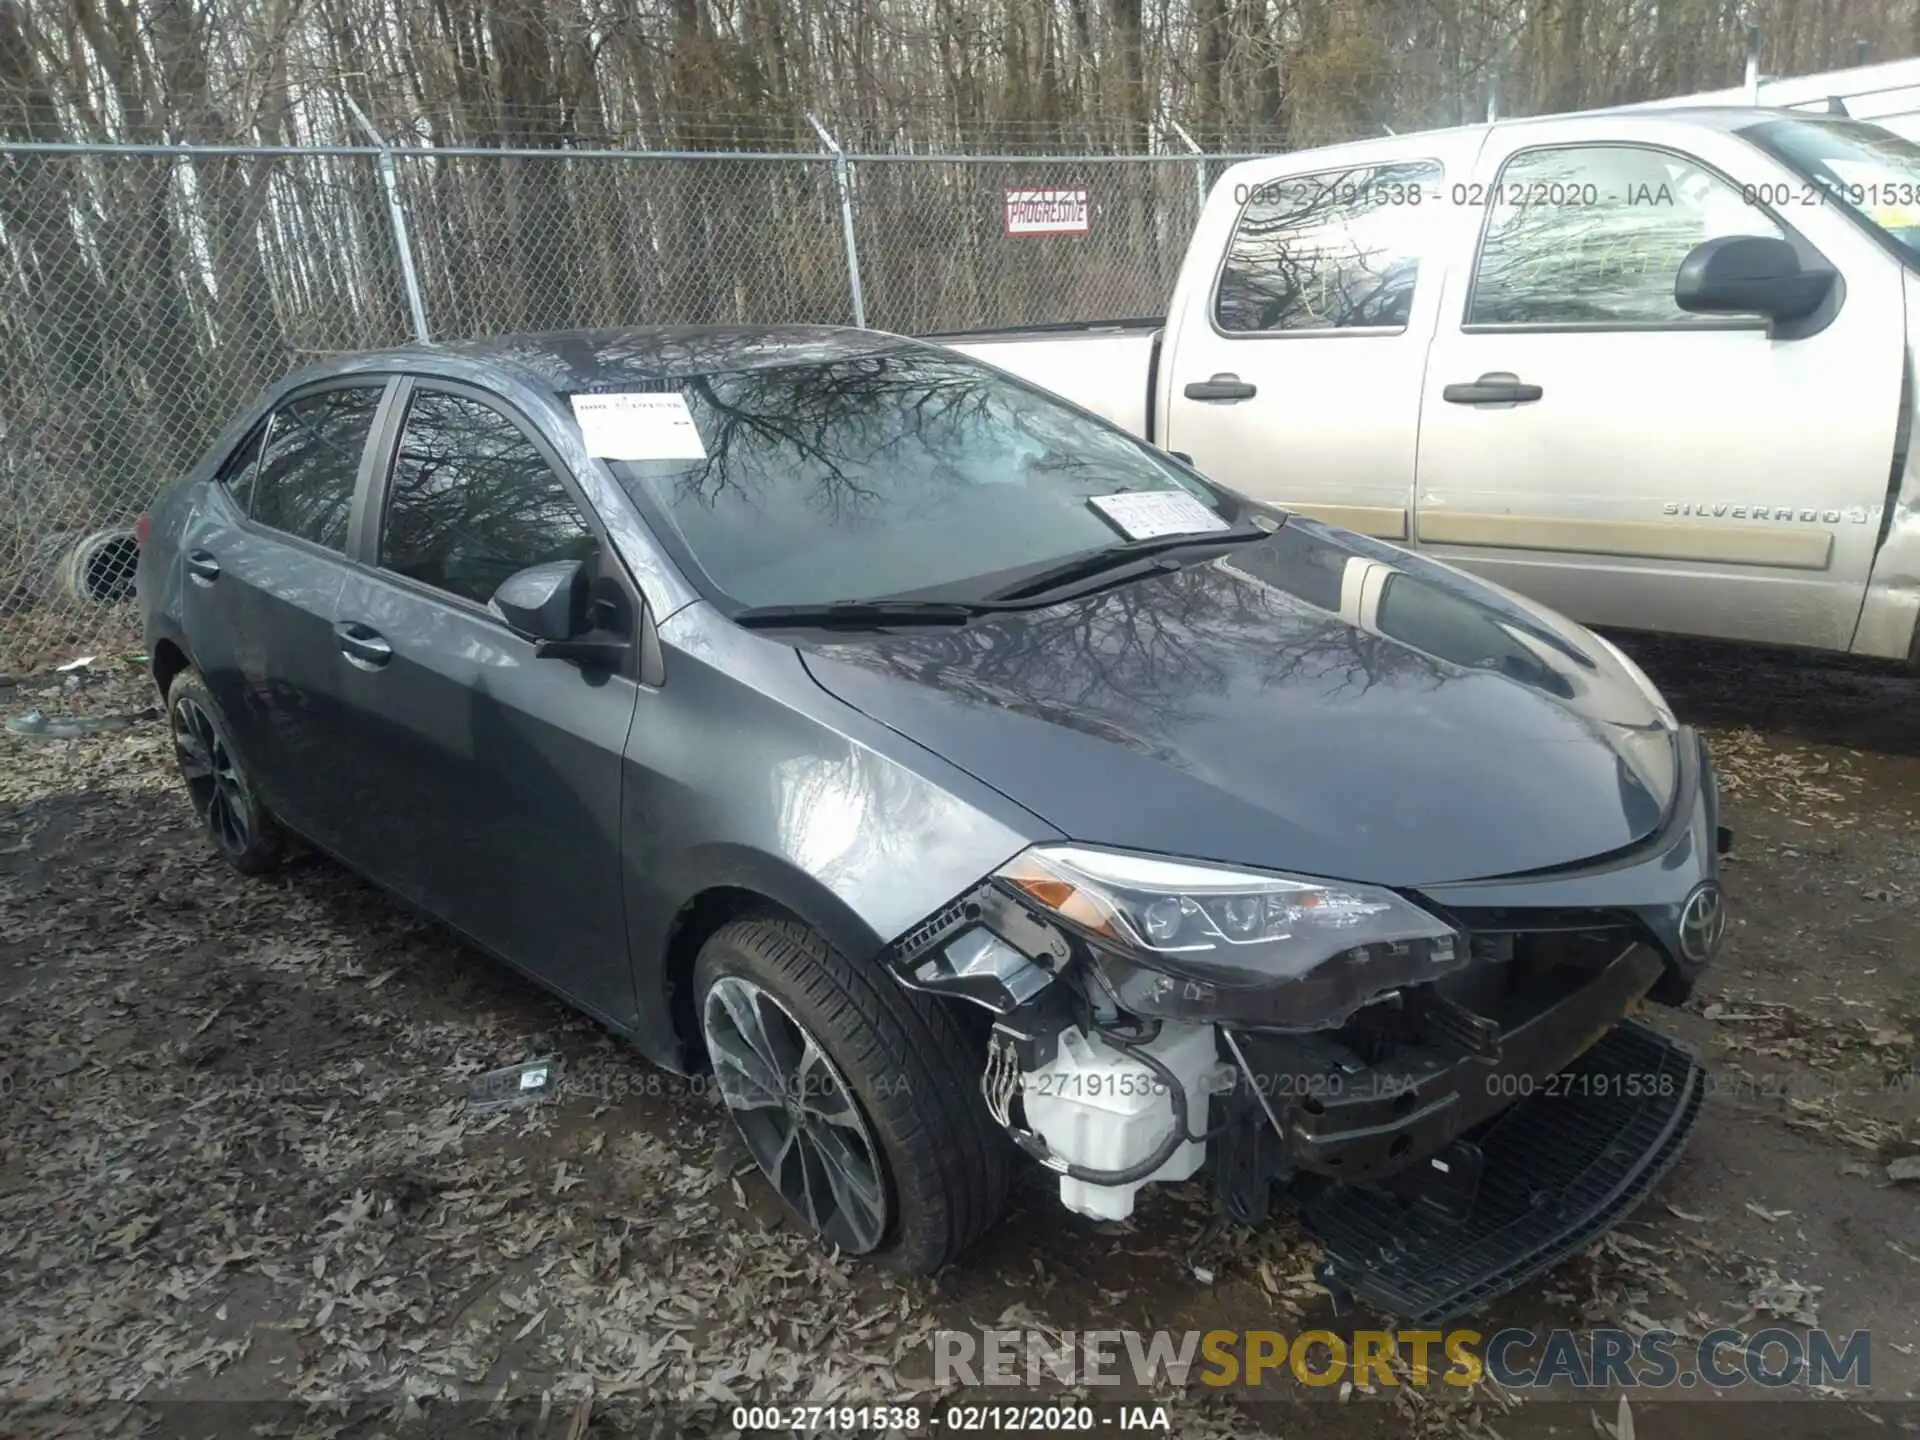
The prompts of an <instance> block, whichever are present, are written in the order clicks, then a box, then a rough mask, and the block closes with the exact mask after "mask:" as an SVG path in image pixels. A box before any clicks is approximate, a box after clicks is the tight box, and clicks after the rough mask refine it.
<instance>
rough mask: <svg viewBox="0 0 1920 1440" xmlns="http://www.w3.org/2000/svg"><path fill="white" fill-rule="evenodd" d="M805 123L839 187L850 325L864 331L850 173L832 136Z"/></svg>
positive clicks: (810, 120)
mask: <svg viewBox="0 0 1920 1440" xmlns="http://www.w3.org/2000/svg"><path fill="white" fill-rule="evenodd" d="M807 123H808V124H809V125H811V126H813V130H814V133H815V134H816V135H818V136H819V137H820V143H821V144H822V145H824V146H826V147H827V150H828V152H829V153H830V154H831V155H832V156H833V178H834V181H835V183H837V184H838V185H839V187H840V235H841V239H842V240H843V241H844V242H845V244H846V247H847V291H848V293H849V294H850V295H851V296H852V297H853V323H854V324H855V325H857V326H859V327H860V328H861V329H862V330H864V329H866V328H867V297H866V295H865V294H864V293H863V292H862V291H861V288H860V247H859V246H858V245H857V244H856V243H855V242H854V238H853V169H852V166H850V165H849V164H848V163H847V157H846V155H845V153H844V152H843V151H842V150H841V149H840V147H839V146H838V145H837V144H835V143H834V139H833V136H831V135H829V134H828V133H827V127H826V126H824V125H822V124H821V123H820V121H819V120H818V119H817V118H816V117H815V116H813V115H808V116H807Z"/></svg>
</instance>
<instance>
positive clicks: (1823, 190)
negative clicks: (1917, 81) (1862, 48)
mask: <svg viewBox="0 0 1920 1440" xmlns="http://www.w3.org/2000/svg"><path fill="white" fill-rule="evenodd" d="M1740 134H1741V137H1742V138H1743V139H1747V140H1751V141H1752V142H1753V143H1754V144H1756V145H1758V146H1759V147H1760V148H1761V149H1763V150H1766V151H1768V152H1769V153H1771V154H1772V155H1773V156H1774V157H1775V158H1776V159H1779V160H1783V161H1785V162H1786V163H1787V164H1788V165H1789V166H1791V167H1792V168H1793V169H1794V170H1795V171H1796V172H1797V173H1799V174H1800V175H1801V176H1803V177H1805V178H1804V179H1803V180H1800V181H1798V182H1793V181H1780V182H1777V183H1774V184H1761V185H1754V186H1750V187H1748V188H1749V189H1751V190H1752V191H1754V192H1756V196H1755V198H1757V199H1758V200H1760V201H1761V202H1762V203H1766V204H1773V205H1778V206H1780V207H1781V208H1782V209H1786V210H1788V211H1789V212H1791V210H1792V208H1793V207H1795V206H1799V205H1825V204H1828V203H1837V204H1839V205H1841V206H1842V207H1844V208H1845V209H1846V211H1847V212H1848V213H1849V214H1850V215H1852V216H1853V217H1854V219H1855V220H1857V221H1862V222H1864V223H1865V224H1866V225H1868V226H1869V227H1870V228H1871V229H1873V230H1874V231H1875V232H1877V233H1878V234H1879V235H1880V237H1881V239H1882V240H1883V242H1886V243H1889V244H1891V246H1892V247H1893V249H1894V250H1895V251H1896V252H1897V253H1898V254H1899V256H1900V258H1901V259H1902V260H1904V261H1906V262H1907V263H1908V264H1909V265H1917V264H1920V145H1916V144H1914V143H1913V141H1911V140H1909V139H1907V138H1906V137H1905V136H1903V135H1895V134H1894V133H1893V132H1892V131H1891V130H1885V129H1882V128H1881V127H1880V126H1878V125H1869V124H1868V123H1867V122H1866V121H1864V120H1838V119H1835V120H1829V119H1824V118H1822V117H1818V116H1814V117H1810V118H1808V119H1805V120H1801V119H1793V120H1769V121H1766V122H1765V123H1763V124H1759V125H1753V126H1749V127H1748V128H1747V129H1745V130H1742V131H1741V132H1740Z"/></svg>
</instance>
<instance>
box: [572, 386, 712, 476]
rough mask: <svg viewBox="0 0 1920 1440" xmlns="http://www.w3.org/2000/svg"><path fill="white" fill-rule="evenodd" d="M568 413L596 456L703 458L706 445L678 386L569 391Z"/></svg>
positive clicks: (648, 458)
mask: <svg viewBox="0 0 1920 1440" xmlns="http://www.w3.org/2000/svg"><path fill="white" fill-rule="evenodd" d="M570 399H571V401H572V404H573V418H574V419H575V420H577V421H578V422H579V423H580V438H581V439H583V440H585V441H586V442H587V453H588V454H589V455H592V456H593V457H594V458H596V459H599V460H704V459H706V458H707V450H706V446H704V445H703V444H701V443H700V431H699V430H698V429H697V428H696V427H695V425H694V423H693V412H692V411H690V410H689V409H687V397H686V396H684V395H682V394H680V392H679V391H677V390H676V391H670V392H668V393H666V394H659V393H653V394H634V393H626V394H613V395H574V396H571V397H570Z"/></svg>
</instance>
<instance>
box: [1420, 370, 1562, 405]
mask: <svg viewBox="0 0 1920 1440" xmlns="http://www.w3.org/2000/svg"><path fill="white" fill-rule="evenodd" d="M1546 393H1547V392H1546V391H1544V390H1542V389H1541V388H1540V387H1539V386H1538V385H1528V384H1526V383H1525V382H1523V381H1522V380H1521V379H1520V377H1519V376H1518V375H1514V374H1510V373H1509V372H1507V371H1505V370H1490V371H1488V372H1487V373H1486V374H1485V375H1482V376H1481V377H1480V378H1479V379H1478V380H1466V381H1458V382H1456V383H1454V384H1452V385H1449V386H1447V388H1446V389H1444V390H1442V391H1441V392H1440V398H1441V399H1442V400H1445V401H1446V402H1447V403H1448V404H1449V405H1525V404H1528V403H1530V402H1532V401H1534V400H1538V399H1539V398H1540V397H1541V396H1542V395H1544V394H1546Z"/></svg>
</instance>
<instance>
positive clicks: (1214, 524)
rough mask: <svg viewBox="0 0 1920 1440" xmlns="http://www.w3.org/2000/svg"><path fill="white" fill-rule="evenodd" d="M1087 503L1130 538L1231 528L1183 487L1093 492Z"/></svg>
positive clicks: (1190, 533) (1145, 538)
mask: <svg viewBox="0 0 1920 1440" xmlns="http://www.w3.org/2000/svg"><path fill="white" fill-rule="evenodd" d="M1087 503H1088V504H1089V505H1091V506H1093V508H1094V509H1096V510H1098V511H1099V512H1100V513H1101V515H1102V516H1104V517H1105V518H1106V521H1107V523H1108V524H1110V525H1112V526H1113V528H1114V529H1116V530H1118V531H1119V532H1120V533H1121V534H1122V535H1124V536H1126V537H1127V539H1129V540H1151V539H1152V538H1153V537H1154V536H1156V535H1196V534H1199V533H1201V532H1202V531H1206V530H1225V529H1227V528H1228V526H1227V522H1226V521H1224V520H1222V519H1221V518H1220V517H1219V516H1218V515H1216V514H1214V513H1213V511H1211V510H1209V509H1208V508H1207V507H1206V506H1204V505H1202V504H1201V503H1200V502H1199V501H1198V500H1196V499H1194V498H1193V496H1191V495H1189V494H1188V493H1187V492H1186V491H1184V490H1128V491H1123V492H1122V493H1121V494H1118V495H1090V496H1088V497H1087Z"/></svg>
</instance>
